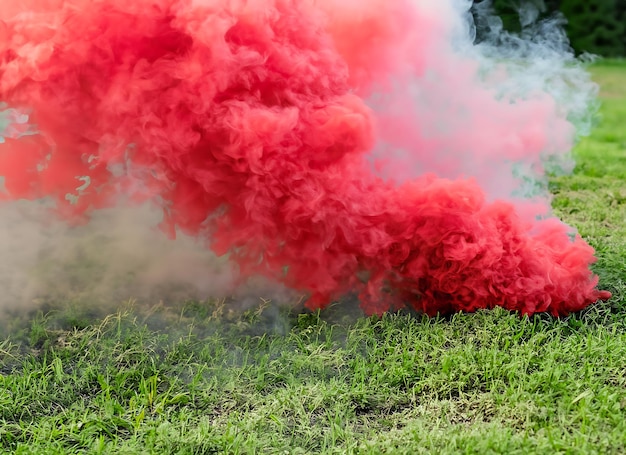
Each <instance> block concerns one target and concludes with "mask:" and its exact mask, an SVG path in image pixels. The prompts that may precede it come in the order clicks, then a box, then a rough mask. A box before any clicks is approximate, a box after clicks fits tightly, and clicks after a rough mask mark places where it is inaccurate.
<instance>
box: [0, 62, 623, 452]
mask: <svg viewBox="0 0 626 455" xmlns="http://www.w3.org/2000/svg"><path fill="white" fill-rule="evenodd" d="M592 72H593V75H594V78H595V79H596V80H597V81H598V82H599V83H600V84H601V87H602V89H601V98H602V102H603V105H602V109H601V113H602V119H600V120H599V123H598V125H597V127H596V128H595V130H594V132H593V134H592V136H591V137H589V138H585V139H584V140H583V141H582V142H581V143H580V144H579V145H578V147H577V149H576V151H575V155H576V158H577V167H576V170H575V172H574V174H573V175H571V176H566V177H555V178H553V179H552V180H551V183H550V187H551V190H552V192H553V193H554V195H555V197H554V201H553V205H554V208H555V211H556V212H557V214H558V215H559V216H560V217H562V218H563V219H564V220H565V221H566V222H568V223H569V224H571V225H573V226H576V227H577V228H578V229H579V231H580V233H581V234H582V235H583V236H584V237H585V238H586V239H587V240H588V241H589V242H590V243H591V244H592V245H593V246H594V247H595V248H596V249H597V254H598V257H599V261H598V263H597V264H596V265H595V270H596V272H597V273H598V274H600V276H601V280H602V286H603V287H604V288H606V289H608V290H610V291H612V292H613V293H614V297H613V298H612V299H611V300H610V301H609V302H607V303H602V304H597V305H595V306H592V307H590V308H589V309H587V310H586V311H584V312H583V313H581V314H576V315H572V316H570V317H568V318H564V319H554V318H551V317H549V316H545V315H539V316H535V317H532V318H520V317H518V316H517V315H514V314H510V313H507V312H505V311H503V310H495V311H487V312H479V313H476V314H458V315H455V316H453V317H451V318H447V319H428V318H422V317H416V316H411V315H386V316H384V317H383V318H359V317H356V316H355V315H354V314H355V311H354V308H353V307H351V305H350V304H349V303H345V304H343V305H337V306H335V307H332V308H330V309H329V310H327V311H324V312H322V313H315V314H304V313H299V312H297V311H289V310H287V309H281V308H279V307H276V306H274V305H272V304H269V303H267V302H264V301H263V300H261V299H259V305H258V306H257V307H253V308H251V309H249V310H247V311H244V312H234V311H232V310H229V307H228V304H227V302H226V303H225V302H223V301H211V302H185V303H180V304H178V305H163V304H155V305H154V306H145V305H132V303H129V304H128V305H127V306H126V307H124V308H122V309H120V310H119V311H116V312H113V313H112V314H106V312H102V311H98V310H96V309H93V308H86V307H81V306H77V305H66V306H62V307H59V308H58V309H56V311H51V312H48V311H46V312H45V314H44V311H38V312H34V313H30V314H27V315H24V314H22V315H14V317H13V319H11V320H5V321H2V323H1V324H0V330H3V331H4V332H6V333H5V334H3V335H2V336H0V451H4V452H12V453H19V454H26V453H85V452H89V453H159V454H161V453H181V454H192V453H197V454H204V453H262V454H265V453H365V454H367V453H371V454H379V453H398V454H401V453H406V454H416V453H428V454H430V453H479V454H485V453H507V454H515V453H519V454H532V453H538V454H546V453H581V454H582V453H584V454H591V453H602V454H606V453H616V454H618V453H625V452H626V305H625V302H624V299H625V297H626V286H625V284H624V280H625V277H626V185H625V184H624V182H625V181H626V159H625V158H626V127H624V125H626V64H624V63H619V62H613V61H608V62H600V63H596V64H595V65H594V67H593V68H592Z"/></svg>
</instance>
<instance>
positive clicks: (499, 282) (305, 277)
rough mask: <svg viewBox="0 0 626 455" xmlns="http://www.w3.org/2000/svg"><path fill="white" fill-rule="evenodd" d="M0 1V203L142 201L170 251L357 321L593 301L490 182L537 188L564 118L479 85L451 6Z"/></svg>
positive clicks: (529, 99) (75, 213) (84, 210)
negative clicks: (194, 252) (348, 305)
mask: <svg viewBox="0 0 626 455" xmlns="http://www.w3.org/2000/svg"><path fill="white" fill-rule="evenodd" d="M0 3H1V4H2V8H1V9H0V19H2V21H1V22H0V100H2V101H4V102H6V103H7V105H8V106H9V107H8V108H7V109H5V112H4V118H5V123H8V124H9V125H8V126H6V129H5V132H4V136H5V143H4V144H2V145H1V146H0V174H1V175H4V176H5V180H4V186H5V191H4V198H5V199H7V200H15V199H21V198H26V199H38V198H44V197H46V198H52V199H54V200H55V201H56V207H57V209H58V213H59V214H60V215H61V216H63V217H65V218H67V219H68V220H69V221H70V222H86V221H87V220H88V217H89V214H90V213H91V212H92V211H94V210H97V209H100V208H105V207H110V206H112V205H114V204H115V203H116V201H118V200H119V199H120V198H128V197H130V198H132V199H135V200H137V201H145V200H151V201H153V202H154V203H155V204H159V206H161V207H162V208H163V212H164V222H163V227H164V229H165V230H166V231H168V232H169V233H170V234H171V235H175V233H176V231H177V230H178V231H181V232H183V233H185V234H188V235H192V236H198V237H200V238H204V239H206V241H207V245H208V246H210V248H212V249H213V250H214V251H215V252H217V253H218V254H222V253H228V254H229V255H230V257H231V258H232V260H233V261H235V262H236V263H237V264H238V265H239V267H240V269H241V270H242V273H243V275H244V276H250V275H253V274H261V275H264V276H267V277H270V278H272V279H275V280H278V281H280V282H282V283H284V284H286V285H287V286H289V287H292V288H294V289H297V290H301V291H305V292H307V293H308V294H309V295H310V298H309V300H308V302H307V305H308V306H309V307H310V308H320V307H324V306H325V305H326V304H328V303H329V302H330V301H332V300H333V299H336V298H339V297H341V296H342V295H344V294H346V293H349V292H355V291H356V292H358V293H359V294H360V298H361V301H362V307H363V309H364V310H365V311H366V312H367V313H368V314H372V313H381V312H384V311H387V310H390V309H396V308H400V307H402V306H405V305H408V306H411V307H413V308H415V309H417V310H419V311H423V312H425V313H427V314H436V313H437V312H441V313H449V312H453V311H459V310H464V311H473V310H476V309H478V308H491V307H494V306H496V305H499V306H503V307H505V308H507V309H511V310H518V311H520V312H522V313H535V312H543V311H547V312H550V313H552V314H554V315H563V314H567V313H569V312H571V311H577V310H580V309H582V308H584V307H585V306H587V305H589V304H590V303H593V302H595V301H596V300H598V299H606V298H608V297H609V296H610V294H609V293H607V292H601V291H598V290H597V289H596V284H597V281H598V279H597V277H595V276H593V274H592V273H591V272H590V271H589V265H590V264H591V263H593V261H594V257H593V250H592V248H591V247H590V246H588V245H587V244H586V243H585V242H584V241H583V240H582V239H581V238H580V237H578V236H576V238H574V239H573V240H572V239H570V236H569V228H568V227H567V226H565V225H563V224H562V223H561V222H560V221H558V220H557V219H554V218H547V219H543V220H537V216H536V215H538V214H539V213H540V212H544V211H545V206H544V207H543V208H541V206H542V204H541V203H540V204H539V206H540V208H539V209H537V204H536V203H537V201H534V203H535V205H528V204H526V203H522V202H520V201H515V200H514V199H511V198H510V193H511V191H512V190H513V189H514V188H515V187H516V186H517V185H518V184H519V180H516V179H515V178H513V177H512V176H511V177H510V178H509V177H507V178H506V179H504V180H503V179H502V172H501V171H502V169H503V167H502V166H501V167H494V166H493V165H492V164H493V162H494V161H499V162H502V163H505V167H504V169H507V173H508V174H510V171H511V170H512V167H511V166H512V164H511V163H518V164H519V163H522V164H523V165H527V166H530V167H532V168H534V169H535V170H539V172H541V170H540V163H541V159H544V158H545V157H546V156H547V157H550V156H554V155H559V154H563V153H566V152H567V151H568V150H569V148H570V147H571V141H572V139H573V127H572V125H571V124H570V123H569V121H568V120H567V113H563V112H560V111H559V106H558V103H557V102H556V101H555V99H554V97H553V96H551V94H550V93H549V92H546V91H544V92H542V91H535V92H533V93H532V94H531V95H529V96H526V97H525V98H524V99H523V100H521V101H520V100H516V101H515V102H513V100H511V99H509V98H507V97H506V93H505V94H504V95H503V94H502V93H496V92H495V91H494V90H493V89H492V88H490V85H489V79H487V80H485V79H482V80H481V79H480V78H479V77H478V76H477V75H478V74H479V73H480V68H479V66H480V63H479V61H478V60H476V59H473V58H471V56H467V55H466V56H461V54H462V53H461V52H459V50H458V49H456V50H455V48H454V46H453V45H454V43H455V39H456V38H458V36H456V33H457V32H458V31H459V30H460V28H459V24H460V23H461V22H460V19H459V17H460V16H459V15H458V12H457V11H456V10H455V8H454V7H453V4H452V3H451V2H445V1H442V2H422V3H420V2H419V1H416V0H414V1H409V0H397V1H385V0H380V1H372V2H361V1H345V0H343V1H338V0H337V1H332V0H325V1H315V0H257V1H229V0H135V1H133V2H128V1H121V0H106V1H105V0H93V1H91V0H82V1H78V0H67V1H62V0H56V1H36V0H31V1H30V2H19V5H17V6H16V5H15V2H9V1H7V0H0ZM5 3H6V5H5ZM433 3H437V5H435V6H433ZM441 77H443V78H444V79H440V78H441ZM499 77H501V78H504V79H505V80H506V78H507V76H506V74H501V75H498V73H497V71H496V72H494V73H493V75H492V79H493V78H495V79H493V80H497V79H498V78H499ZM500 86H501V85H500ZM25 114H27V115H28V116H29V119H28V122H26V120H25V118H24V117H23V116H24V115H25ZM20 117H22V118H20ZM0 119H1V117H0ZM0 125H1V123H0ZM461 125H462V127H461ZM400 149H401V150H403V151H404V157H403V158H398V157H397V156H396V157H394V156H393V153H395V152H393V151H394V150H395V151H397V150H400ZM459 150H462V151H464V152H466V154H465V155H459V154H458V153H457V154H456V155H455V153H456V152H458V151H459ZM381 154H384V155H383V156H382V157H383V158H386V159H385V160H384V161H386V164H384V163H383V164H382V170H380V171H379V172H374V171H372V159H377V158H381ZM373 157H374V158H373ZM506 166H509V167H508V168H507V167H506ZM416 168H417V169H416ZM422 170H423V171H429V172H431V174H427V175H423V176H421V177H417V178H415V175H416V174H417V173H418V172H419V173H421V171H422ZM432 172H435V173H436V174H437V175H435V174H433V173H432ZM464 175H469V176H473V177H475V180H474V179H469V180H468V179H465V178H459V177H462V176H464ZM391 177H393V178H391ZM444 177H447V178H444ZM481 184H482V186H483V188H481ZM494 189H495V190H494ZM498 192H501V193H503V194H502V195H501V194H497V193H498ZM496 196H499V197H500V199H501V200H495V199H497V198H496ZM502 198H505V199H506V198H508V199H509V201H508V202H507V201H506V200H502Z"/></svg>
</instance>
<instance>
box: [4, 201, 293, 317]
mask: <svg viewBox="0 0 626 455" xmlns="http://www.w3.org/2000/svg"><path fill="white" fill-rule="evenodd" d="M160 217H161V214H160V213H159V212H158V211H157V210H155V209H152V208H150V206H149V205H142V206H136V207H130V206H126V207H124V206H122V207H118V208H114V209H107V210H100V211H97V212H95V213H94V215H93V218H92V219H91V221H90V222H89V223H88V224H86V225H83V226H77V227H70V226H68V225H67V224H66V223H64V222H62V221H60V220H57V219H56V218H55V217H54V216H53V215H52V214H51V212H49V211H48V208H47V207H46V205H45V204H44V203H43V202H41V201H34V202H33V201H19V202H13V203H7V204H3V205H0V258H1V259H0V289H1V290H2V292H1V293H0V315H1V314H2V312H3V311H2V310H28V309H32V308H35V307H36V306H39V305H41V303H42V302H46V301H56V302H63V301H79V302H85V303H89V304H95V305H110V306H114V305H117V304H121V303H123V302H124V301H127V300H129V299H137V300H139V301H143V302H148V303H150V304H155V303H158V302H159V300H170V301H184V300H186V299H199V300H202V299H207V298H221V297H231V296H233V297H235V298H237V299H238V301H239V303H240V305H242V306H251V305H255V304H258V303H259V298H260V297H264V298H277V299H283V300H287V299H289V298H290V297H291V294H289V293H288V291H286V290H284V289H283V288H281V287H279V286H277V285H270V284H268V283H266V282H261V283H260V282H255V283H254V285H252V284H249V285H248V286H246V285H239V286H236V280H237V272H236V270H235V269H234V268H233V265H232V264H231V263H230V262H229V261H228V259H227V258H225V257H223V258H217V257H216V256H215V255H213V254H212V253H211V252H210V250H209V249H208V248H206V247H205V246H203V245H202V244H200V243H199V242H198V241H197V240H194V239H191V238H189V237H186V236H178V238H177V239H176V240H170V239H168V238H167V237H166V236H165V235H164V234H163V233H162V232H161V231H159V230H158V228H157V227H156V226H157V224H158V222H159V220H160ZM252 287H253V288H254V289H255V291H254V292H253V291H252ZM0 317H1V316H0Z"/></svg>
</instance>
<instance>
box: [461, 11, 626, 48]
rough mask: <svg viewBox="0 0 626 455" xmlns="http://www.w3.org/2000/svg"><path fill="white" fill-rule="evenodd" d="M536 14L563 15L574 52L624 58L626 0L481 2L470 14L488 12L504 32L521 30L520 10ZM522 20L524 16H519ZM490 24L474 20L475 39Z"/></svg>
mask: <svg viewBox="0 0 626 455" xmlns="http://www.w3.org/2000/svg"><path fill="white" fill-rule="evenodd" d="M528 7H531V8H535V9H536V10H537V11H539V13H540V14H539V19H545V18H548V17H555V16H558V15H559V14H560V15H562V16H564V17H565V19H566V21H567V24H566V26H565V28H566V31H567V33H568V36H569V39H570V42H571V45H572V47H573V48H574V50H576V52H577V53H583V52H589V53H591V54H597V55H601V56H605V57H617V56H625V55H626V0H482V1H475V2H474V7H473V13H474V16H475V17H478V16H479V15H480V14H479V11H481V10H485V9H491V10H492V11H493V12H494V13H495V14H496V15H498V16H499V17H500V18H501V19H502V24H503V27H504V28H505V29H506V30H509V31H513V32H518V31H520V30H521V29H522V23H521V22H522V21H521V20H520V10H521V11H524V10H528ZM522 17H523V15H522ZM488 27H489V25H488V24H487V23H486V22H485V21H480V20H478V21H477V28H478V30H477V39H478V40H480V39H481V37H483V36H484V35H485V33H486V32H487V31H488Z"/></svg>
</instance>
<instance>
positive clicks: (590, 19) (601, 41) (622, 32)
mask: <svg viewBox="0 0 626 455" xmlns="http://www.w3.org/2000/svg"><path fill="white" fill-rule="evenodd" d="M624 3H625V2H624V1H623V0H601V1H598V0H596V1H589V0H562V1H561V6H560V8H561V11H562V12H563V13H564V14H565V16H566V17H567V19H568V24H567V27H566V28H567V32H568V36H569V37H570V41H571V43H572V46H573V47H574V49H576V50H578V51H580V52H590V53H593V54H599V55H604V56H621V55H625V54H626V26H625V23H624V22H625V21H626V14H625V11H626V5H625V4H624Z"/></svg>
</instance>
